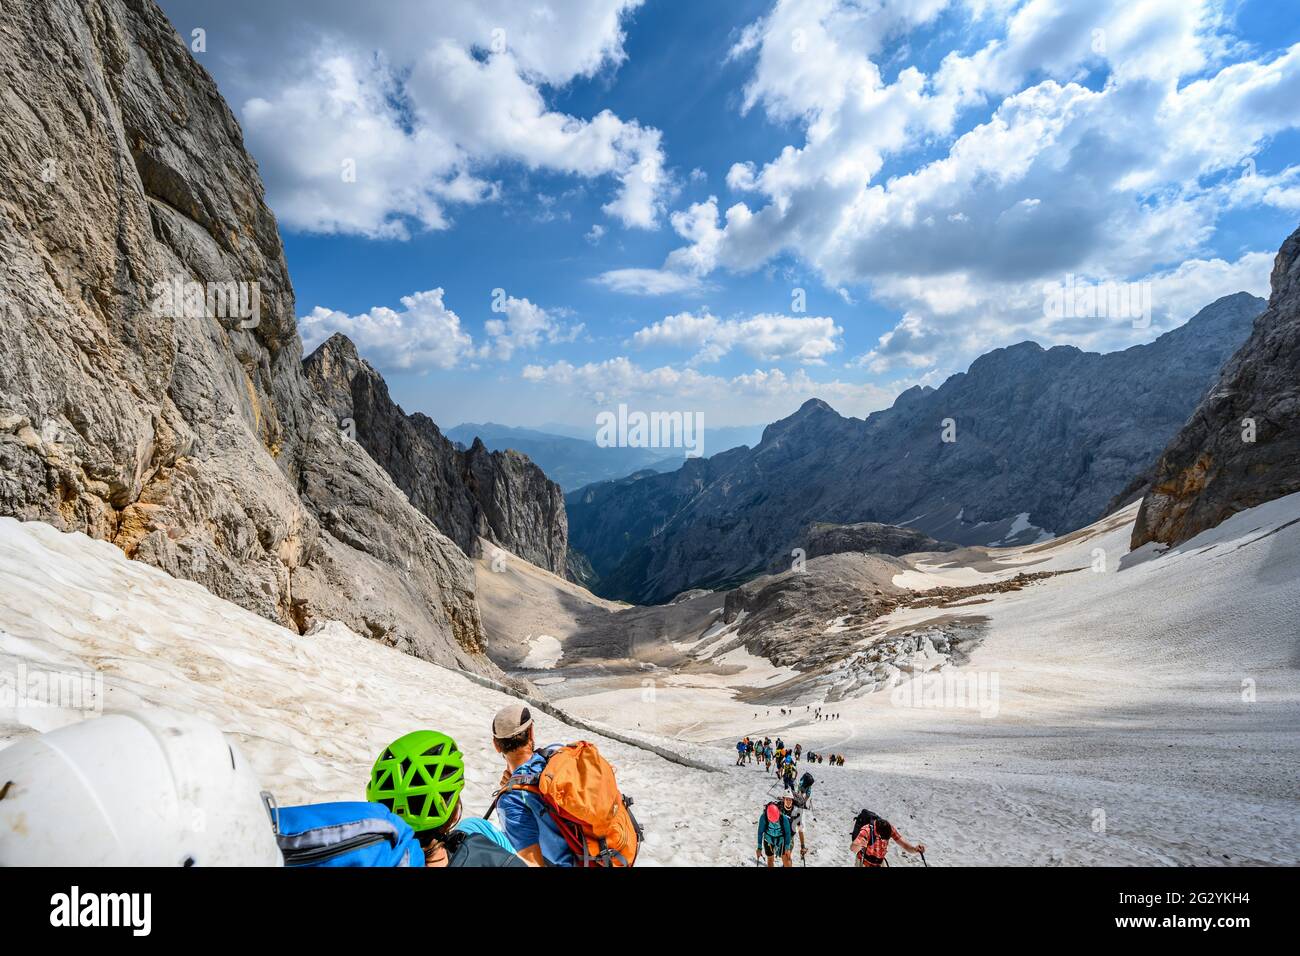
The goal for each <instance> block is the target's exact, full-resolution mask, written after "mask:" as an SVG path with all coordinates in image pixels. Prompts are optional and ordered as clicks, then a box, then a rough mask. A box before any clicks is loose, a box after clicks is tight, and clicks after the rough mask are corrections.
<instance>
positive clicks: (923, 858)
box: [921, 853, 930, 870]
mask: <svg viewBox="0 0 1300 956" xmlns="http://www.w3.org/2000/svg"><path fill="white" fill-rule="evenodd" d="M921 862H922V863H925V868H926V869H927V870H928V869H929V868H930V864H929V863H926V862H925V854H924V853H922V854H921Z"/></svg>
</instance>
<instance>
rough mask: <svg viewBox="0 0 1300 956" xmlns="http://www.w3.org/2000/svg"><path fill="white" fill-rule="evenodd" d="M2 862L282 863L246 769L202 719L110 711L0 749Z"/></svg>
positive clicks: (158, 712)
mask: <svg viewBox="0 0 1300 956" xmlns="http://www.w3.org/2000/svg"><path fill="white" fill-rule="evenodd" d="M0 793H2V794H3V796H0V865H7V866H280V865H282V864H283V862H284V859H283V857H282V856H281V855H280V849H279V847H278V846H277V844H276V839H275V832H274V829H273V827H272V823H271V817H270V814H269V812H268V809H267V805H266V802H265V801H264V799H263V797H262V795H261V792H260V788H259V787H258V783H257V778H256V777H255V776H254V775H253V771H252V769H251V768H250V767H249V765H248V761H247V760H245V759H244V757H243V755H242V754H241V753H240V752H239V750H238V749H237V748H236V747H235V746H234V744H233V743H231V742H230V741H228V740H227V739H226V737H225V735H224V734H222V733H221V731H219V730H218V729H217V728H216V727H214V726H212V725H211V724H209V723H208V722H207V721H204V720H200V719H199V718H197V717H191V716H189V715H187V714H179V713H176V712H174V711H169V710H148V711H131V712H129V713H113V714H106V715H105V716H102V717H99V718H97V719H91V720H85V721H82V722H81V723H79V724H74V725H72V726H70V727H63V728H61V729H59V730H54V731H51V732H49V733H46V734H41V735H40V736H39V737H31V738H27V739H24V740H20V741H18V742H17V743H15V744H13V745H12V746H10V747H7V748H5V749H4V750H0Z"/></svg>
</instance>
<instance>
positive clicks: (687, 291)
mask: <svg viewBox="0 0 1300 956" xmlns="http://www.w3.org/2000/svg"><path fill="white" fill-rule="evenodd" d="M594 281H595V282H596V283H598V284H599V285H603V286H605V288H607V289H612V290H613V291H615V292H622V293H625V294H627V295H697V294H699V293H701V292H704V291H705V290H706V289H709V288H710V285H709V284H708V283H707V282H704V281H703V280H701V279H699V278H697V277H696V276H693V275H684V274H682V273H679V272H670V271H668V270H666V269H610V270H609V271H608V272H602V273H601V274H600V275H598V276H597V277H596V278H595V280H594Z"/></svg>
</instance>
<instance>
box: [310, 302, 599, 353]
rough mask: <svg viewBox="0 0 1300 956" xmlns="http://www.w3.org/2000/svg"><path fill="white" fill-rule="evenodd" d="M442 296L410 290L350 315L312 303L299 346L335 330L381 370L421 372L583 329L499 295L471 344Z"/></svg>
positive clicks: (569, 337)
mask: <svg viewBox="0 0 1300 956" xmlns="http://www.w3.org/2000/svg"><path fill="white" fill-rule="evenodd" d="M443 296H444V293H443V290H442V289H429V290H427V291H424V292H413V293H411V294H410V295H405V296H402V298H401V308H400V309H390V308H388V307H387V306H382V305H381V306H375V307H374V308H372V309H369V310H367V311H365V312H361V313H358V314H356V315H350V314H348V313H346V312H340V311H338V310H336V309H327V308H324V307H323V306H316V308H314V309H312V311H311V312H309V313H308V314H307V315H305V316H302V317H300V318H299V319H298V331H299V333H300V334H301V336H302V341H303V348H304V349H305V350H306V351H308V352H310V351H311V350H313V349H314V348H316V346H318V345H320V343H322V342H324V341H325V340H326V339H328V338H329V337H330V336H331V335H333V334H335V333H336V332H339V333H342V334H343V335H346V336H347V337H348V338H350V339H351V340H352V342H353V343H354V344H355V345H356V347H357V351H358V352H359V353H360V354H361V356H362V357H363V358H364V359H366V360H367V361H368V362H370V363H371V364H372V365H374V366H375V367H376V368H377V369H379V370H380V371H381V372H382V371H412V372H425V371H429V370H431V369H442V370H446V369H453V368H457V367H460V366H464V365H467V364H471V363H474V362H476V361H479V360H484V359H495V360H498V361H507V360H509V359H510V358H511V357H513V356H514V354H515V353H516V352H520V351H531V350H534V349H537V348H539V347H541V346H543V345H545V344H554V343H558V342H572V341H573V340H574V339H575V338H577V337H578V335H580V334H581V333H582V330H583V327H582V326H581V325H572V326H570V325H566V324H565V323H564V322H563V315H564V313H563V310H558V309H551V310H548V309H543V308H542V307H541V306H538V305H534V304H533V303H532V302H529V301H528V300H527V299H518V298H515V297H513V296H502V297H501V298H500V299H499V304H498V309H497V314H498V315H500V316H502V317H501V318H493V319H489V320H488V321H486V322H485V323H484V324H483V329H484V332H485V333H486V341H484V342H483V343H481V344H478V345H476V344H475V342H474V337H473V336H472V335H471V334H470V333H469V332H467V331H466V330H465V329H464V328H463V327H462V325H461V320H460V316H458V315H457V314H456V313H455V312H453V311H452V310H451V309H449V308H448V307H447V305H446V303H445V302H444V300H443Z"/></svg>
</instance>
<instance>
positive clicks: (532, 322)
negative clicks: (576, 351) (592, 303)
mask: <svg viewBox="0 0 1300 956" xmlns="http://www.w3.org/2000/svg"><path fill="white" fill-rule="evenodd" d="M493 310H494V311H496V312H499V313H501V314H503V315H504V316H505V318H504V319H489V320H488V321H487V322H485V323H484V324H483V329H484V331H485V332H487V334H488V337H489V338H490V340H491V341H490V342H488V343H487V344H486V345H484V346H483V347H482V349H481V354H482V355H483V356H484V357H485V358H486V357H491V358H496V359H500V360H502V361H505V360H508V359H509V358H510V357H511V356H512V355H514V353H515V352H516V351H518V350H524V351H526V350H531V349H535V348H537V347H538V346H540V345H541V344H543V343H544V342H545V343H555V342H572V341H573V340H574V339H575V338H577V337H578V335H580V334H581V333H582V328H583V327H582V326H581V325H575V326H572V327H566V326H565V325H564V323H563V322H561V321H560V318H559V315H558V313H557V312H555V311H548V310H546V309H543V308H542V307H541V306H538V305H534V304H533V303H532V302H529V301H528V300H527V299H516V298H515V297H514V296H505V297H503V298H502V299H501V300H500V303H499V305H494V307H493Z"/></svg>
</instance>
